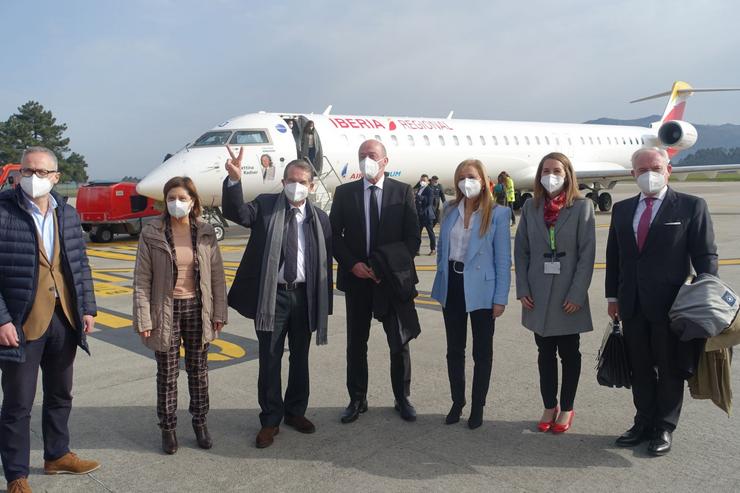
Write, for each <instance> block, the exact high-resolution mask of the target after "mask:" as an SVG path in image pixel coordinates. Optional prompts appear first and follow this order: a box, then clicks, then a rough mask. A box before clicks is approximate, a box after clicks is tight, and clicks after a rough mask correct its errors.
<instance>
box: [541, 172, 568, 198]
mask: <svg viewBox="0 0 740 493" xmlns="http://www.w3.org/2000/svg"><path fill="white" fill-rule="evenodd" d="M540 183H542V186H543V187H545V190H547V193H549V194H550V195H554V194H555V193H557V192H559V191H560V190H561V189H562V188H563V185H564V184H565V177H564V176H561V175H542V176H541V177H540Z"/></svg>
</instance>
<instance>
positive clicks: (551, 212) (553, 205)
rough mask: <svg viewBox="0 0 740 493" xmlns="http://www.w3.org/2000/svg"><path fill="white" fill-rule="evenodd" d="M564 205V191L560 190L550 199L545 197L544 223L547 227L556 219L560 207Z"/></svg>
mask: <svg viewBox="0 0 740 493" xmlns="http://www.w3.org/2000/svg"><path fill="white" fill-rule="evenodd" d="M563 207H565V192H564V191H563V192H560V193H559V194H557V195H556V196H555V197H553V198H551V199H545V224H546V225H547V227H548V228H549V227H550V226H553V225H554V224H555V222H556V221H557V220H558V216H559V215H560V209H562V208H563Z"/></svg>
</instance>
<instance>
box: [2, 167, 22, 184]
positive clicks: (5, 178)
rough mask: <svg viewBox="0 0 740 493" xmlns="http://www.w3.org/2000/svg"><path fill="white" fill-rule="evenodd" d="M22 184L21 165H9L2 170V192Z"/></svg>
mask: <svg viewBox="0 0 740 493" xmlns="http://www.w3.org/2000/svg"><path fill="white" fill-rule="evenodd" d="M20 182H21V165H20V164H15V163H9V164H6V165H5V166H3V167H2V168H0V190H5V189H6V188H8V187H10V188H13V187H15V186H16V185H18V184H19V183H20Z"/></svg>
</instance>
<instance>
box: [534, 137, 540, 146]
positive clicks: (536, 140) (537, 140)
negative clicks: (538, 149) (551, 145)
mask: <svg viewBox="0 0 740 493" xmlns="http://www.w3.org/2000/svg"><path fill="white" fill-rule="evenodd" d="M534 142H535V143H536V144H537V145H540V138H539V137H537V136H536V135H535V136H534Z"/></svg>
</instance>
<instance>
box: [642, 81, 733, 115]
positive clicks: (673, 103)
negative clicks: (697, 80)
mask: <svg viewBox="0 0 740 493" xmlns="http://www.w3.org/2000/svg"><path fill="white" fill-rule="evenodd" d="M725 91H740V88H737V87H726V88H707V89H695V88H693V87H691V85H690V84H689V83H688V82H684V81H682V80H677V81H676V82H674V83H673V87H672V88H671V90H670V91H667V92H661V93H659V94H653V95H652V96H647V97H644V98H640V99H635V100H634V101H630V103H639V102H641V101H648V100H650V99H656V98H662V97H664V96H670V98H669V99H668V104H667V105H666V107H665V111H663V116H662V117H661V119H660V121H658V122H655V123H654V124H653V125H654V126H660V125H662V124H663V123H665V122H668V121H671V120H682V119H683V115H684V111H685V110H686V100H688V99H689V97H691V96H692V95H693V94H694V93H697V92H725Z"/></svg>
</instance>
